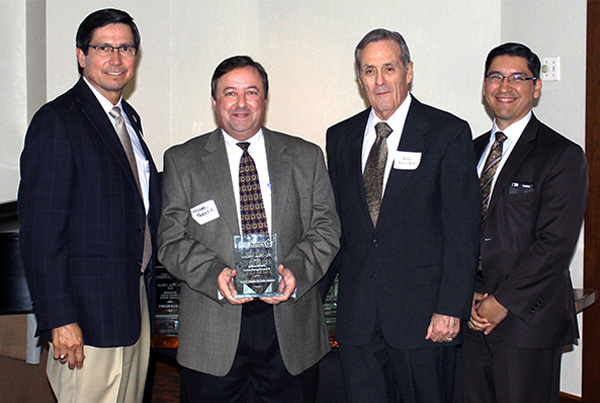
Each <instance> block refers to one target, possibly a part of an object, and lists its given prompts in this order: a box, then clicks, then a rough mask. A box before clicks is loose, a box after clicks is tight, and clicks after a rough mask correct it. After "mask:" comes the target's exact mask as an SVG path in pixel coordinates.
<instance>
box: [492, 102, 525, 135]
mask: <svg viewBox="0 0 600 403" xmlns="http://www.w3.org/2000/svg"><path fill="white" fill-rule="evenodd" d="M531 115H532V113H531V109H530V110H529V112H527V114H526V115H525V116H523V117H522V118H521V119H519V120H517V121H516V122H513V123H511V124H510V126H508V127H507V128H506V129H504V130H500V129H499V128H498V125H497V124H496V119H495V118H494V126H493V127H492V132H491V133H490V141H493V140H492V139H496V132H500V131H501V132H502V133H504V135H505V136H506V137H507V138H508V139H510V141H512V142H513V143H516V142H517V140H519V138H520V137H521V134H522V133H523V130H525V127H526V126H527V124H528V123H529V121H530V120H531Z"/></svg>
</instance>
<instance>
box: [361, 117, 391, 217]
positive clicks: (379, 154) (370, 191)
mask: <svg viewBox="0 0 600 403" xmlns="http://www.w3.org/2000/svg"><path fill="white" fill-rule="evenodd" d="M375 132H376V133H377V140H375V143H374V144H373V147H371V151H369V156H368V157H367V164H366V165H365V172H364V173H363V186H364V187H365V197H366V199H367V206H368V207H369V214H370V215H371V221H372V222H373V227H376V226H377V219H378V218H379V209H380V208H381V195H382V193H383V173H384V172H385V164H386V162H387V155H388V148H387V141H386V140H387V138H388V137H389V135H390V134H391V133H392V128H391V127H390V126H389V125H388V124H387V123H385V122H379V123H377V124H376V125H375Z"/></svg>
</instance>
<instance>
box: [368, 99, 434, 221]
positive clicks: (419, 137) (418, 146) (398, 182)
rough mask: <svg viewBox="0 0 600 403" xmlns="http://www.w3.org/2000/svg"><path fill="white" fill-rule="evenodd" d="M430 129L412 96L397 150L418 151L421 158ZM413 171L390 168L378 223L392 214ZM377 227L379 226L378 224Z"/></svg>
mask: <svg viewBox="0 0 600 403" xmlns="http://www.w3.org/2000/svg"><path fill="white" fill-rule="evenodd" d="M430 129H431V126H430V124H429V122H428V121H427V119H426V118H425V116H423V106H422V104H421V103H420V102H419V101H417V99H416V98H414V97H413V99H412V101H411V105H410V109H409V110H408V115H407V116H406V122H405V123H404V129H403V131H402V137H401V138H400V144H399V145H398V151H410V152H420V153H421V158H423V156H424V155H425V152H426V150H427V141H426V140H425V137H424V136H425V133H427V132H428V131H429V130H430ZM388 158H394V153H393V152H390V153H389V155H388ZM414 173H415V171H414V170H401V169H394V168H392V170H391V171H390V175H389V178H388V181H387V184H386V187H385V193H384V195H383V200H382V202H381V211H380V213H379V219H378V224H380V223H383V222H384V221H385V219H386V217H387V216H388V215H389V214H394V210H395V209H396V206H397V203H398V199H399V198H400V195H401V194H402V192H403V190H404V187H405V186H406V184H407V183H408V181H409V180H410V178H411V177H412V176H413V175H414ZM378 227H381V226H380V225H378Z"/></svg>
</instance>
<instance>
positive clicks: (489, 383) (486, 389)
mask: <svg viewBox="0 0 600 403" xmlns="http://www.w3.org/2000/svg"><path fill="white" fill-rule="evenodd" d="M462 331H463V332H464V336H463V337H464V341H463V368H464V372H463V380H464V387H463V393H464V398H465V403H558V401H559V393H560V391H559V390H560V385H559V381H560V360H561V355H562V348H561V347H553V348H540V349H528V348H516V347H512V346H509V345H507V344H505V343H504V342H503V341H502V340H501V339H500V337H499V336H498V334H496V333H494V332H493V331H492V333H490V334H489V335H488V336H485V335H484V334H483V333H482V332H475V331H473V330H471V329H469V328H468V327H467V326H466V325H464V324H463V328H462Z"/></svg>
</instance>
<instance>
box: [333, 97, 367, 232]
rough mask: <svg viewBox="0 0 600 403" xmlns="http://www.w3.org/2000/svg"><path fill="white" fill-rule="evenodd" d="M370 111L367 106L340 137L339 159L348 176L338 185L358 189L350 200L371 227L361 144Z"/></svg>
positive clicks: (361, 217)
mask: <svg viewBox="0 0 600 403" xmlns="http://www.w3.org/2000/svg"><path fill="white" fill-rule="evenodd" d="M370 112H371V108H368V109H366V110H365V111H363V112H362V113H361V114H360V115H358V116H357V118H356V119H355V120H354V122H353V123H354V125H353V126H352V127H350V128H349V130H348V132H346V133H344V134H343V137H342V138H341V139H340V141H342V142H343V146H342V147H340V155H341V156H343V158H340V160H341V161H342V164H343V169H344V172H345V174H346V177H347V178H348V184H345V183H341V184H340V186H343V187H346V188H347V189H358V195H356V196H354V197H352V198H350V200H354V201H356V203H357V206H356V209H355V210H356V211H357V212H358V213H359V217H360V219H361V220H363V223H364V224H365V225H367V226H370V227H371V228H372V227H373V223H372V222H371V216H370V215H369V208H368V206H367V200H366V196H365V188H364V185H363V174H362V145H363V140H364V135H365V127H366V126H367V121H368V120H369V113H370Z"/></svg>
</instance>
